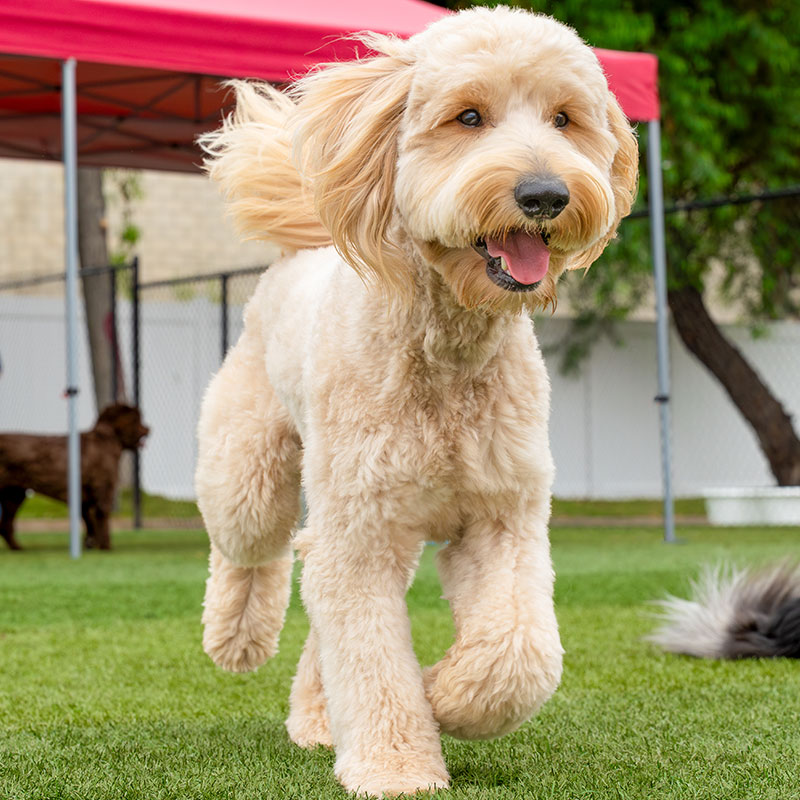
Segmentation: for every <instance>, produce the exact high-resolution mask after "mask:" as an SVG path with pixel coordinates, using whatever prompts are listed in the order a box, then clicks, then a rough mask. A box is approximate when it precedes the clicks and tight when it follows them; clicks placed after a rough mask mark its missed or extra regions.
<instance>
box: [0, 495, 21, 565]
mask: <svg viewBox="0 0 800 800" xmlns="http://www.w3.org/2000/svg"><path fill="white" fill-rule="evenodd" d="M24 502H25V490H24V489H23V488H21V487H19V486H7V487H5V488H4V489H0V536H2V537H3V538H4V539H5V540H6V544H7V545H8V546H9V547H10V548H11V549H12V550H22V547H20V544H19V542H18V541H17V539H16V537H15V536H14V517H15V516H16V515H17V511H19V507H20V506H21V505H22V504H23V503H24Z"/></svg>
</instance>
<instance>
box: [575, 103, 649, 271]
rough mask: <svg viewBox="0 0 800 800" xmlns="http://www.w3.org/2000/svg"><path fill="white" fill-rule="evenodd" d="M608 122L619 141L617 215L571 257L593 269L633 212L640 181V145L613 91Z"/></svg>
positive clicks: (614, 176) (614, 178)
mask: <svg viewBox="0 0 800 800" xmlns="http://www.w3.org/2000/svg"><path fill="white" fill-rule="evenodd" d="M608 124H609V127H610V128H611V133H612V134H613V135H614V138H615V139H616V140H617V144H618V145H619V147H618V149H617V152H616V154H615V156H614V161H613V163H612V164H611V189H612V191H613V193H614V209H615V214H616V218H615V220H614V223H613V224H612V225H611V228H610V229H609V231H608V233H607V234H606V235H605V236H603V237H602V238H601V239H600V240H599V241H597V242H595V243H594V244H593V245H592V246H591V247H589V248H587V249H586V250H584V251H583V252H582V253H579V254H578V255H577V256H575V257H574V259H573V260H571V261H570V264H569V269H589V267H590V266H591V265H592V264H593V263H594V262H595V260H597V259H598V258H599V257H600V254H601V253H602V252H603V250H605V249H606V245H607V244H608V243H609V242H610V241H611V240H612V239H613V238H614V237H615V236H616V234H617V227H618V226H619V223H620V222H621V221H622V219H623V218H624V217H627V216H628V214H629V213H630V210H631V206H632V205H633V201H634V199H635V198H636V190H637V188H638V185H639V145H638V143H637V141H636V134H635V133H634V132H633V130H632V129H631V126H630V123H629V122H628V119H627V117H626V116H625V114H624V113H623V112H622V109H621V108H620V105H619V103H618V102H617V99H616V97H614V95H613V94H611V93H609V98H608Z"/></svg>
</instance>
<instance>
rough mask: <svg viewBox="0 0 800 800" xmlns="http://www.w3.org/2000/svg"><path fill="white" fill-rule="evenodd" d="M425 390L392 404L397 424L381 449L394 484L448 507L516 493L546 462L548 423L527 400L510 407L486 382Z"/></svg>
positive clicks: (499, 388)
mask: <svg viewBox="0 0 800 800" xmlns="http://www.w3.org/2000/svg"><path fill="white" fill-rule="evenodd" d="M424 388H425V387H422V390H421V391H418V392H416V393H414V392H411V393H409V394H408V395H407V396H406V397H405V398H404V399H403V400H401V401H400V402H399V403H398V406H397V408H398V411H399V412H400V418H399V419H398V420H397V423H399V424H397V425H395V426H393V428H394V431H393V435H392V436H390V437H389V438H388V439H387V440H386V442H385V446H386V448H387V450H386V456H387V462H388V463H390V464H394V465H396V466H397V467H398V469H397V470H396V475H397V477H398V479H399V480H401V481H405V480H407V481H409V482H410V483H412V484H415V485H417V486H418V487H419V488H420V489H421V490H422V491H427V492H431V493H433V494H435V495H436V496H441V497H442V498H445V500H446V502H451V501H453V500H455V499H457V498H458V496H460V495H461V496H463V495H464V494H474V493H479V494H483V495H486V494H498V493H506V492H514V491H519V490H520V488H521V487H524V486H525V485H526V484H527V483H528V482H530V481H531V480H534V479H535V477H534V476H535V474H537V473H538V471H539V468H538V467H539V465H540V464H541V462H542V460H543V459H544V460H545V461H546V460H547V459H549V453H548V452H547V438H546V419H543V418H542V417H541V411H540V409H539V408H538V406H540V405H541V404H540V403H538V402H536V401H535V399H533V398H532V397H530V396H527V397H523V398H519V399H517V400H516V401H515V399H514V398H513V397H512V396H511V395H510V393H509V391H508V389H507V387H506V386H504V385H503V384H500V383H498V382H494V383H492V382H490V381H474V382H463V383H462V384H460V385H459V384H454V385H451V386H449V387H445V388H444V390H442V389H440V388H438V387H437V390H436V391H427V392H426V391H424ZM543 451H544V452H543ZM390 473H391V470H390Z"/></svg>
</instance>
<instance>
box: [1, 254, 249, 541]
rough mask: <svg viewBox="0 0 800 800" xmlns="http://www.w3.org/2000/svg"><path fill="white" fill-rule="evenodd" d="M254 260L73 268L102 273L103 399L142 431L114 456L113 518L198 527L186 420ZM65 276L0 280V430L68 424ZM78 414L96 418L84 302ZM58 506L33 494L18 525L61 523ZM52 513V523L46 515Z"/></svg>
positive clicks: (195, 409)
mask: <svg viewBox="0 0 800 800" xmlns="http://www.w3.org/2000/svg"><path fill="white" fill-rule="evenodd" d="M263 270H264V267H253V268H249V269H242V270H235V271H229V272H219V273H215V274H210V275H198V276H194V277H191V278H177V279H173V280H164V281H154V282H149V283H141V282H140V281H139V269H138V262H137V261H136V260H134V262H133V263H131V264H128V265H124V266H116V267H102V268H95V269H91V270H83V271H81V276H82V277H83V276H87V275H92V276H97V275H103V274H107V275H108V276H109V281H108V292H109V305H110V309H111V311H110V313H109V314H108V317H107V318H106V319H105V320H104V326H103V327H104V332H105V335H106V337H107V340H108V345H109V347H110V349H111V353H112V361H113V369H112V397H113V398H115V399H116V400H117V401H119V402H127V403H131V404H134V405H138V406H139V407H140V408H141V409H142V414H143V417H144V419H145V422H146V423H147V424H148V425H149V426H150V428H151V433H150V436H148V439H147V444H146V446H145V447H144V449H142V450H141V451H138V452H137V453H135V454H133V455H132V456H131V457H129V458H128V463H126V461H125V460H123V464H122V466H121V480H120V484H121V487H122V488H121V491H120V493H119V498H118V502H117V506H118V508H117V511H116V512H115V523H114V524H116V525H117V526H121V525H124V526H128V525H130V526H133V527H137V528H138V527H150V528H173V527H198V526H200V525H201V521H200V518H199V514H198V512H197V507H196V504H195V502H194V499H193V498H194V490H193V475H194V465H195V459H196V441H195V438H196V437H195V425H196V421H197V416H198V413H199V406H200V401H201V399H202V395H203V390H204V388H205V386H206V385H207V383H208V381H209V379H210V377H211V375H213V373H214V372H216V370H217V369H218V368H219V366H220V364H221V362H222V359H223V357H224V354H225V352H226V351H227V349H228V347H229V346H230V344H232V343H234V342H235V341H236V339H237V338H238V336H239V333H240V332H241V329H242V312H243V308H244V304H245V303H246V302H247V300H248V299H249V297H250V295H251V294H252V292H253V290H254V288H255V285H256V282H257V281H258V277H259V275H260V273H261V272H263ZM64 293H65V275H64V274H63V273H60V274H55V275H45V276H38V277H35V278H24V279H19V280H10V281H4V282H0V430H3V431H26V432H31V433H61V434H64V433H66V425H67V407H66V402H65V384H66V378H65V367H64V364H65V359H66V343H65V339H64V327H65V326H64V314H65V311H64V308H65V303H64ZM79 331H80V332H81V336H80V342H79V348H78V349H79V353H78V364H79V385H80V394H79V406H78V419H79V425H80V427H81V429H82V430H85V429H88V428H90V427H92V425H93V424H94V421H95V418H96V416H97V412H98V409H96V407H95V400H94V393H93V391H92V385H93V384H92V373H91V359H90V354H89V345H88V336H87V333H86V322H85V316H84V309H83V305H82V304H81V309H80V322H79ZM66 519H67V510H66V506H63V505H62V504H59V503H56V502H55V501H52V502H51V501H48V500H46V499H44V498H39V497H37V498H36V499H35V500H33V499H29V501H28V502H26V504H25V505H24V506H23V508H22V510H21V511H20V515H19V526H20V531H22V532H24V531H25V530H26V529H30V530H36V529H45V530H46V529H60V528H61V527H63V526H64V525H65V524H66ZM49 523H52V525H49Z"/></svg>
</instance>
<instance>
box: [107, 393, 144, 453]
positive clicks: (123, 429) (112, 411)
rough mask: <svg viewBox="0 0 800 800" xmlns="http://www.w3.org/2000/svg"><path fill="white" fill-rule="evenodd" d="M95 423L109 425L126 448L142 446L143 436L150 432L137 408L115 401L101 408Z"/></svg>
mask: <svg viewBox="0 0 800 800" xmlns="http://www.w3.org/2000/svg"><path fill="white" fill-rule="evenodd" d="M97 424H98V425H107V426H109V427H111V428H112V429H113V431H114V435H115V436H116V437H117V439H119V441H120V444H121V445H122V446H123V448H125V449H126V450H136V449H137V448H138V447H141V446H143V445H144V440H145V437H146V436H147V434H148V433H150V428H148V427H147V425H144V424H143V423H142V415H141V413H140V412H139V409H138V408H136V407H135V406H128V405H124V404H123V403H115V404H114V405H112V406H108V407H107V408H105V409H103V412H102V413H101V414H100V416H99V417H98V418H97Z"/></svg>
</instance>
